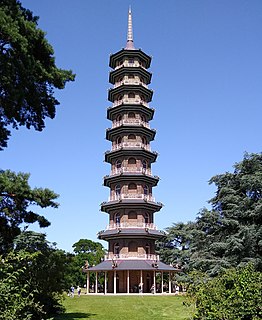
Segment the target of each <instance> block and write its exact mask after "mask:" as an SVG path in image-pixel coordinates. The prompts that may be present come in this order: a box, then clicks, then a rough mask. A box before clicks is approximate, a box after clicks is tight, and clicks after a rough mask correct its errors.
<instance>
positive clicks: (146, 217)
mask: <svg viewBox="0 0 262 320" xmlns="http://www.w3.org/2000/svg"><path fill="white" fill-rule="evenodd" d="M145 224H149V213H148V212H146V213H145Z"/></svg>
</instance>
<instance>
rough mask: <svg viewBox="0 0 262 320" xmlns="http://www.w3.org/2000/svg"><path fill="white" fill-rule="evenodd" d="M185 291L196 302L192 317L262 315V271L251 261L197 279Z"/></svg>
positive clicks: (235, 319) (229, 319) (232, 319)
mask: <svg viewBox="0 0 262 320" xmlns="http://www.w3.org/2000/svg"><path fill="white" fill-rule="evenodd" d="M200 279H201V278H200V277H198V282H194V284H193V285H192V286H191V287H190V289H189V292H188V294H189V295H190V296H191V298H193V301H194V302H195V306H196V312H195V315H194V319H196V320H242V319H249V320H257V319H261V318H262V274H261V272H256V271H255V270H254V266H253V265H252V264H247V265H246V266H245V267H244V268H238V269H235V268H234V269H229V270H227V271H226V272H225V273H224V274H222V275H220V276H219V277H215V278H213V279H212V280H208V281H206V279H204V278H202V280H205V281H199V280H200Z"/></svg>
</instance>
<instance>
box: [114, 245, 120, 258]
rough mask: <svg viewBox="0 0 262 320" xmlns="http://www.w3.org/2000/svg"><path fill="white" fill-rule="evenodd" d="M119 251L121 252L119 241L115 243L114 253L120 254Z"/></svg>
mask: <svg viewBox="0 0 262 320" xmlns="http://www.w3.org/2000/svg"><path fill="white" fill-rule="evenodd" d="M119 252H120V250H119V243H118V242H116V243H115V244H114V254H115V255H119Z"/></svg>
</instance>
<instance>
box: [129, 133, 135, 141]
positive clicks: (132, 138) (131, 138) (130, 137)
mask: <svg viewBox="0 0 262 320" xmlns="http://www.w3.org/2000/svg"><path fill="white" fill-rule="evenodd" d="M127 138H128V140H136V136H135V135H134V134H129V135H128V137H127Z"/></svg>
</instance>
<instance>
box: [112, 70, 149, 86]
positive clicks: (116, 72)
mask: <svg viewBox="0 0 262 320" xmlns="http://www.w3.org/2000/svg"><path fill="white" fill-rule="evenodd" d="M129 74H138V75H139V76H141V77H143V79H144V82H145V84H149V83H150V82H151V78H152V73H150V72H148V71H147V70H146V69H144V68H142V67H126V66H122V67H120V68H117V69H115V70H113V71H111V72H110V73H109V82H110V83H112V84H114V83H115V82H116V81H117V78H119V77H123V76H125V75H129Z"/></svg>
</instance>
